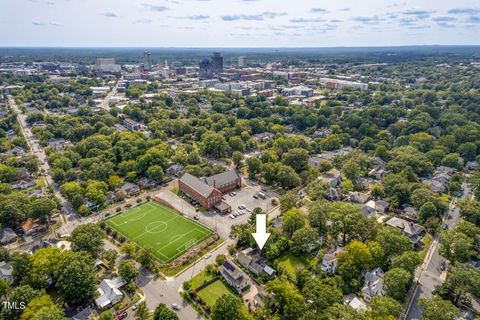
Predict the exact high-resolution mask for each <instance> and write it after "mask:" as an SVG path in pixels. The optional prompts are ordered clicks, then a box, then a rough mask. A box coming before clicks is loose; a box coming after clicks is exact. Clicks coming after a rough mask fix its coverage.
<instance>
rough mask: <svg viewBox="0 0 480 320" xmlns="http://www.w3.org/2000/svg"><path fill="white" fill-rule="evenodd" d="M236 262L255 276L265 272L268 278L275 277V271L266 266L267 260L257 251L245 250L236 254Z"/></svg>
mask: <svg viewBox="0 0 480 320" xmlns="http://www.w3.org/2000/svg"><path fill="white" fill-rule="evenodd" d="M237 260H238V262H239V263H240V264H241V265H242V266H244V267H245V268H247V269H248V270H249V271H251V272H252V273H253V274H254V275H256V276H258V275H259V274H261V273H262V272H265V273H266V274H267V275H269V276H270V277H274V276H275V270H274V269H273V268H271V267H270V266H268V265H267V259H265V258H264V257H262V256H261V255H260V252H259V251H258V250H257V249H253V248H247V249H245V250H242V251H240V252H239V253H238V254H237Z"/></svg>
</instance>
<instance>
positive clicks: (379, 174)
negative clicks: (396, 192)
mask: <svg viewBox="0 0 480 320" xmlns="http://www.w3.org/2000/svg"><path fill="white" fill-rule="evenodd" d="M386 174H387V171H385V170H384V169H381V168H373V169H371V170H370V171H369V172H368V175H369V176H370V177H372V178H375V179H377V180H382V178H383V177H384V176H385V175H386Z"/></svg>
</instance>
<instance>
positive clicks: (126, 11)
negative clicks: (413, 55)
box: [0, 0, 480, 48]
mask: <svg viewBox="0 0 480 320" xmlns="http://www.w3.org/2000/svg"><path fill="white" fill-rule="evenodd" d="M18 12H21V13H22V14H20V15H19V14H18ZM0 27H1V28H2V29H3V30H9V32H3V33H2V34H1V35H0V46H3V47H6V46H59V47H131V46H136V47H198V48H202V47H217V48H221V47H238V48H242V47H245V48H246V47H249V48H261V47H338V46H352V47H357V46H402V45H437V44H438V45H478V44H480V41H479V38H478V36H477V34H478V31H479V30H480V6H479V5H478V2H475V1H471V0H462V1H451V0H448V1H443V2H442V3H430V4H425V3H424V2H422V1H388V3H385V1H380V0H369V1H363V2H354V1H338V2H336V3H324V2H315V3H313V2H312V1H309V0H299V1H296V2H295V4H294V5H293V4H291V3H282V4H279V3H278V1H273V0H235V1H228V5H227V4H226V1H219V0H210V1H209V0H179V1H177V0H164V1H146V0H145V1H135V2H127V1H114V0H100V1H98V0H97V1H93V0H82V1H69V0H20V1H13V0H3V1H2V10H1V12H0Z"/></svg>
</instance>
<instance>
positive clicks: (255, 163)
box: [247, 157, 262, 178]
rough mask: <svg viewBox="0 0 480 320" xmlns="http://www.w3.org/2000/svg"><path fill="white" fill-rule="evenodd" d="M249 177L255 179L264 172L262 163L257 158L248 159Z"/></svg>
mask: <svg viewBox="0 0 480 320" xmlns="http://www.w3.org/2000/svg"><path fill="white" fill-rule="evenodd" d="M247 167H248V175H249V176H250V177H252V178H253V177H255V175H257V174H259V173H260V172H261V171H262V161H261V160H260V159H258V158H256V157H250V158H248V159H247Z"/></svg>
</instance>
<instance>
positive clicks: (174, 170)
mask: <svg viewBox="0 0 480 320" xmlns="http://www.w3.org/2000/svg"><path fill="white" fill-rule="evenodd" d="M184 171H185V167H184V166H183V165H182V164H179V163H176V164H172V165H171V166H170V167H168V168H167V171H166V173H167V176H170V177H177V178H179V177H180V176H181V175H182V174H183V172H184Z"/></svg>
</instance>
